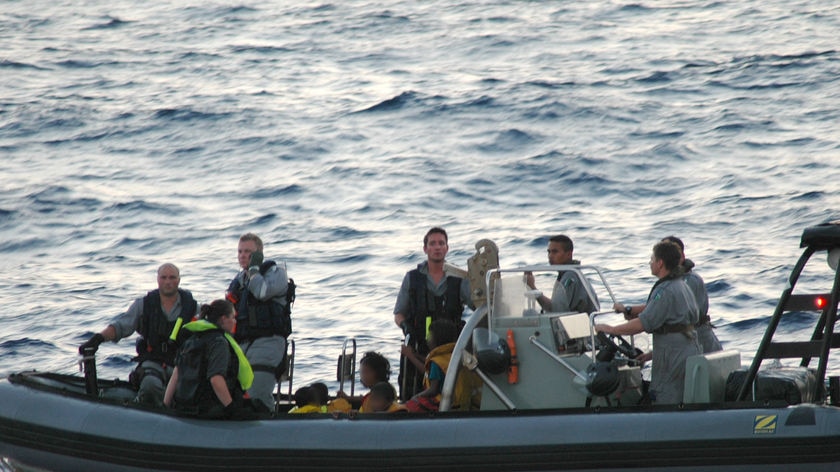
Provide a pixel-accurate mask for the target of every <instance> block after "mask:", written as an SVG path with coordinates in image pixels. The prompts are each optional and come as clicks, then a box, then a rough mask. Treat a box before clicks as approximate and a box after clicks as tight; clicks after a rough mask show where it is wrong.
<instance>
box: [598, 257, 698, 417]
mask: <svg viewBox="0 0 840 472" xmlns="http://www.w3.org/2000/svg"><path fill="white" fill-rule="evenodd" d="M680 254H681V253H680V248H679V246H677V245H676V244H674V243H671V242H667V241H660V242H659V243H657V244H656V245H655V246H653V255H652V256H651V258H650V271H651V274H653V275H655V276H656V277H657V278H658V279H659V280H657V282H656V283H655V284H654V285H653V288H652V289H651V291H650V295H649V296H648V300H647V304H646V305H645V308H644V310H642V311H641V313H639V314H638V316H635V317H633V318H632V319H631V320H630V321H627V322H626V323H622V324H620V325H616V326H610V325H607V324H596V325H595V330H596V331H599V332H603V333H606V334H618V335H633V334H638V333H641V332H643V331H644V332H646V333H651V334H653V351H652V353H649V354H642V355H641V356H639V357H640V358H641V359H642V360H647V359H648V358H651V359H652V360H653V366H652V367H651V376H650V377H651V380H650V390H649V393H650V399H651V401H652V402H653V403H655V404H677V403H680V402H682V399H683V390H684V383H685V361H686V359H688V357H689V356H693V355H697V354H701V353H702V349H701V347H700V344H699V343H698V341H697V332H696V331H695V330H694V325H695V324H697V321H698V319H699V317H700V311H699V309H698V308H697V302H696V301H695V300H694V294H693V293H692V292H691V289H690V288H689V287H688V285H687V284H686V283H685V280H684V279H683V277H682V272H681V270H680V268H679V264H680Z"/></svg>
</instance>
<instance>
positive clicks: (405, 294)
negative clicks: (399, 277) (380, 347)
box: [394, 227, 472, 401]
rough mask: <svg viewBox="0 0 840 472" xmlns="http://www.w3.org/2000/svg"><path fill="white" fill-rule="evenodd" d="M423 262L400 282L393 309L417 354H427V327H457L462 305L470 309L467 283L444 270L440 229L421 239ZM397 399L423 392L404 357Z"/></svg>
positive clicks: (444, 240)
mask: <svg viewBox="0 0 840 472" xmlns="http://www.w3.org/2000/svg"><path fill="white" fill-rule="evenodd" d="M423 252H424V253H426V256H427V260H426V262H423V263H422V264H420V265H418V266H417V268H416V269H414V270H412V271H409V272H408V273H407V274H406V275H405V277H404V278H403V281H402V286H401V287H400V292H399V294H398V295H397V302H396V305H395V306H394V322H395V323H396V324H397V326H399V327H400V328H401V329H402V330H403V333H404V334H405V335H406V338H407V340H408V342H409V346H410V347H411V348H412V349H414V350H415V351H416V352H417V353H418V355H420V356H425V355H426V354H428V353H429V348H428V346H427V345H426V336H427V335H428V332H429V331H428V330H429V325H430V324H431V323H432V322H433V321H435V320H438V319H447V320H450V321H451V322H452V323H454V324H455V325H456V326H458V327H459V328H460V327H461V326H462V325H463V324H462V323H461V317H462V315H463V312H464V307H465V306H472V300H471V299H470V284H469V281H468V280H465V279H462V278H460V277H458V276H456V275H454V274H451V273H448V272H447V270H446V267H445V265H446V264H445V263H446V254H447V253H448V252H449V240H448V237H447V234H446V231H445V230H444V229H443V228H439V227H434V228H432V229H430V230H429V231H428V232H427V233H426V235H425V236H424V237H423ZM399 384H400V399H401V400H402V401H406V400H408V399H409V398H411V397H413V396H414V395H415V394H416V393H417V392H419V391H420V390H422V389H423V370H422V369H417V368H416V367H415V366H414V365H413V364H412V363H411V362H409V361H407V360H406V359H405V357H404V356H402V357H401V358H400V374H399Z"/></svg>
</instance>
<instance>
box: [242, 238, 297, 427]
mask: <svg viewBox="0 0 840 472" xmlns="http://www.w3.org/2000/svg"><path fill="white" fill-rule="evenodd" d="M237 259H238V261H239V267H240V268H241V269H242V270H241V271H240V272H239V273H238V274H237V275H236V277H234V278H233V280H232V281H231V282H230V286H229V287H228V291H227V294H226V298H227V300H228V301H230V302H231V303H233V305H234V307H236V331H235V333H234V338H235V339H236V341H237V342H238V343H239V345H240V346H241V347H242V350H243V351H244V352H245V356H246V357H247V358H248V362H250V363H251V367H252V368H253V369H254V382H253V384H252V385H251V388H250V389H248V392H247V394H248V396H249V398H250V399H251V403H252V405H253V406H254V408H255V410H257V412H262V413H266V412H271V413H273V412H274V406H275V400H274V386H275V385H276V383H277V380H276V376H277V371H278V367H279V366H280V365H281V363H282V361H283V356H284V355H285V353H286V338H287V337H288V336H289V334H291V332H292V320H291V307H290V306H289V305H290V303H291V301H290V300H289V299H288V298H287V296H286V294H287V291H289V293H292V292H291V291H290V290H291V287H290V282H289V278H288V275H287V273H286V264H285V262H282V261H281V262H279V263H278V262H275V261H265V260H263V242H262V239H260V238H259V237H258V236H257V235H256V234H253V233H247V234H244V235H242V237H240V238H239V246H238V248H237Z"/></svg>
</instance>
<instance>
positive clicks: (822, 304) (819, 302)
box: [815, 297, 827, 310]
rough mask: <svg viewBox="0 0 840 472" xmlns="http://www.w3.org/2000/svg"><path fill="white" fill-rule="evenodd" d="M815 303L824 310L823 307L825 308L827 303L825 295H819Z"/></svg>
mask: <svg viewBox="0 0 840 472" xmlns="http://www.w3.org/2000/svg"><path fill="white" fill-rule="evenodd" d="M815 303H816V305H817V308H818V309H820V310H822V309H823V308H825V304H826V303H827V301H826V299H825V297H817V299H816V301H815Z"/></svg>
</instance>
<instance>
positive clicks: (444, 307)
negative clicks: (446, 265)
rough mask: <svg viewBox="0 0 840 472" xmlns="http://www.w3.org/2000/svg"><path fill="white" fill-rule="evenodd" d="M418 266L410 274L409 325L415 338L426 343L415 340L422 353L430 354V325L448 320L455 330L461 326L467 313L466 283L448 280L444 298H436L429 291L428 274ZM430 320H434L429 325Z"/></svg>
mask: <svg viewBox="0 0 840 472" xmlns="http://www.w3.org/2000/svg"><path fill="white" fill-rule="evenodd" d="M422 266H423V264H420V265H418V266H417V269H414V270H412V271H410V272H409V273H408V276H409V279H408V323H409V326H411V330H412V332H413V333H414V335H415V337H422V339H415V341H416V342H417V346H419V350H420V351H421V353H426V352H428V347H426V336H427V335H428V334H429V333H427V332H426V328H427V326H428V323H431V322H432V321H435V320H438V319H441V318H445V319H448V320H450V321H452V322H453V323H455V326H460V325H461V316H462V314H463V312H464V306H463V304H462V303H461V283H462V282H463V280H462V279H461V278H460V277H455V276H451V275H450V276H447V277H446V290H445V291H444V293H443V295H442V296H435V295H434V294H433V293H432V292H431V291H429V290H428V288H427V287H426V278H427V276H426V274H424V273H423V272H420V267H422ZM427 318H430V319H429V320H428V322H427Z"/></svg>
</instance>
